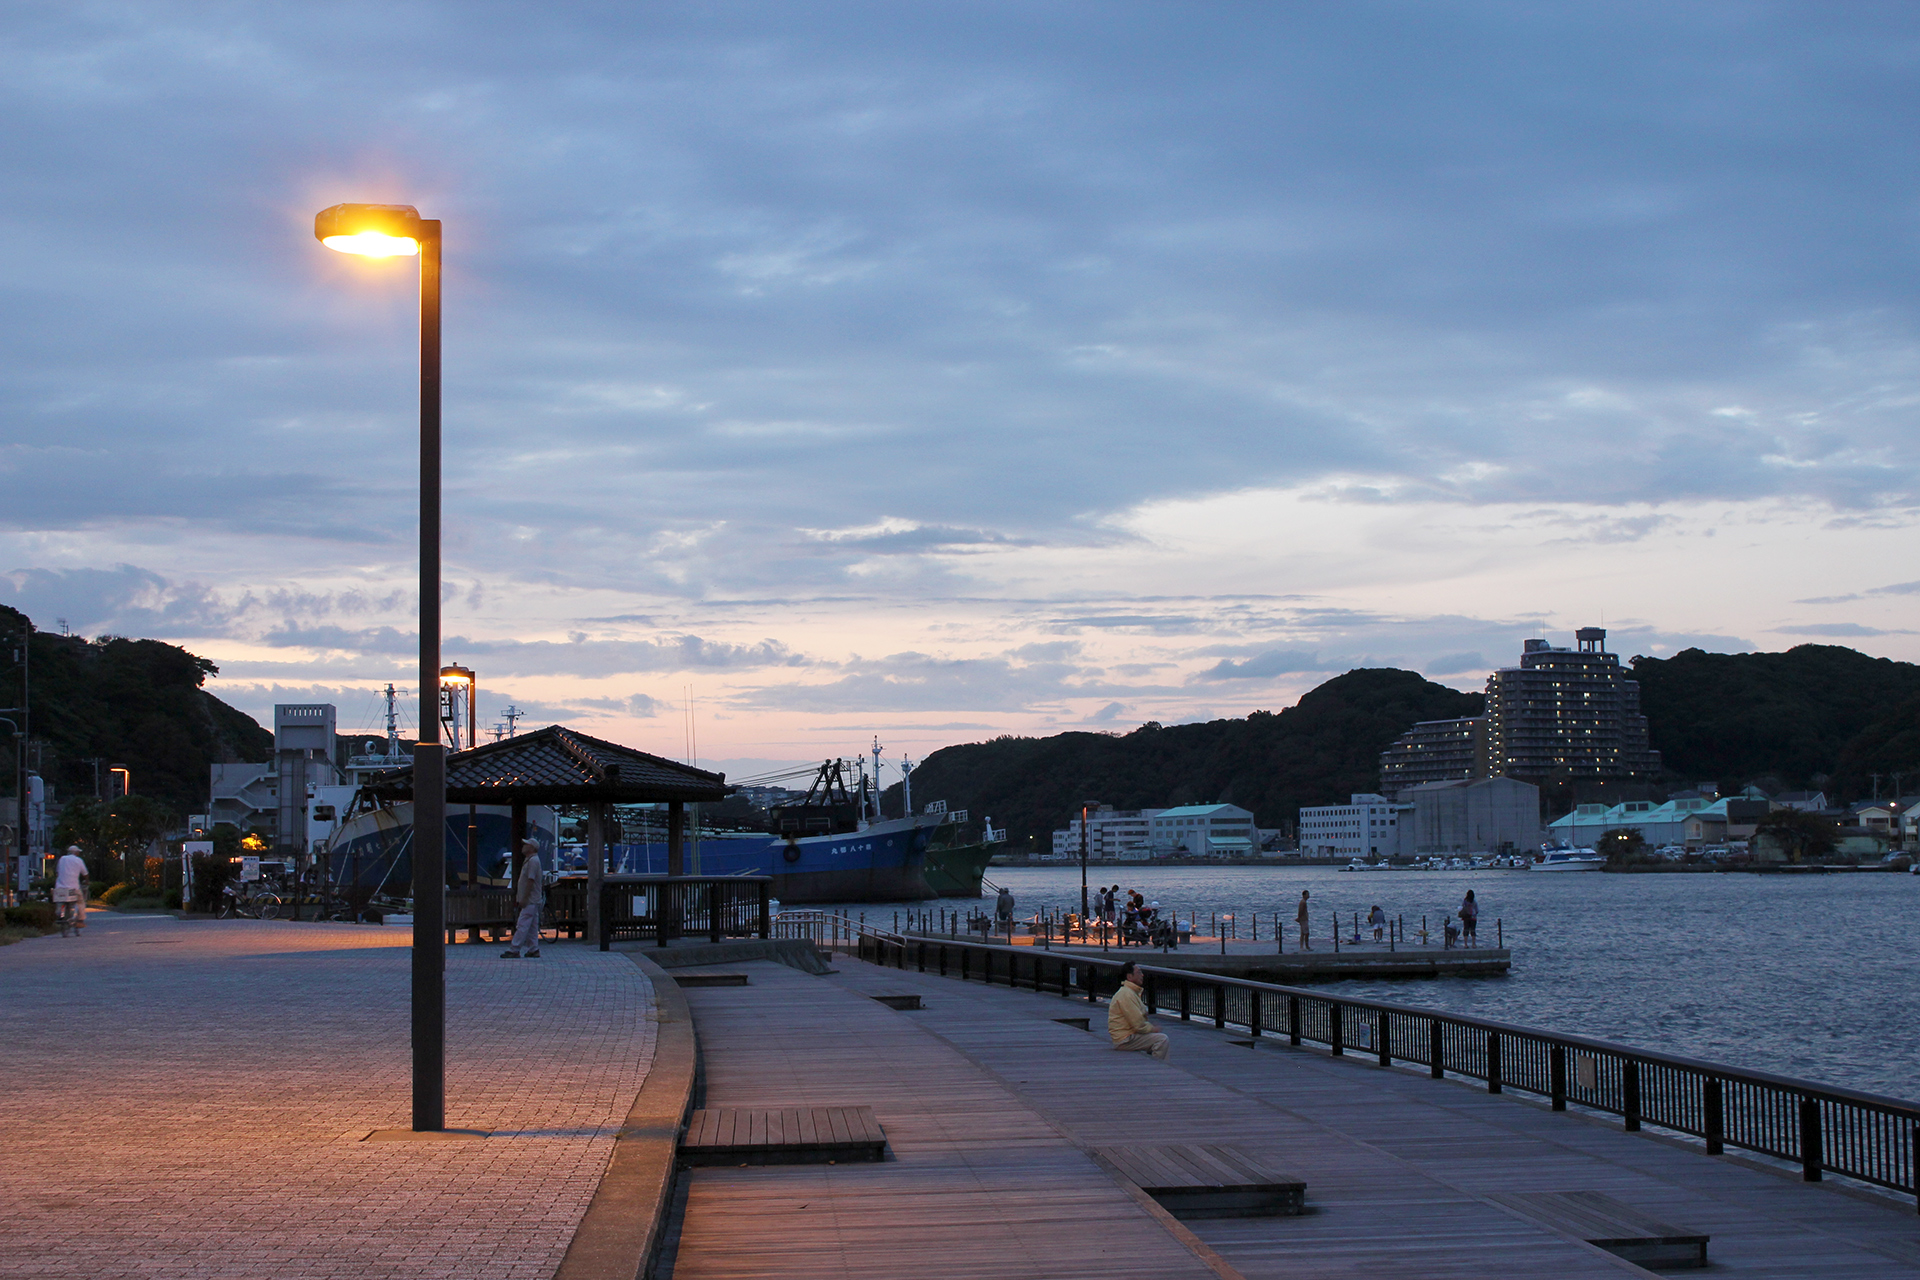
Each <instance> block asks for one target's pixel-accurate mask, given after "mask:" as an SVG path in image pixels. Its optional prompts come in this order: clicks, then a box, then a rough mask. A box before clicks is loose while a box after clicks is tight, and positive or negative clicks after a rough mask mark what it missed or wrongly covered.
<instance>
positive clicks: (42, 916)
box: [0, 902, 53, 929]
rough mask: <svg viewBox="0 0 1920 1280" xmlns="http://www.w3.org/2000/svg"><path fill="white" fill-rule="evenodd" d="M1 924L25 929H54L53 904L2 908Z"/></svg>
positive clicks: (36, 903) (30, 903) (32, 904)
mask: <svg viewBox="0 0 1920 1280" xmlns="http://www.w3.org/2000/svg"><path fill="white" fill-rule="evenodd" d="M0 924H9V925H15V926H18V927H20V928H23V929H52V928H53V904H52V903H51V902H29V903H25V904H24V905H22V906H18V907H4V908H0Z"/></svg>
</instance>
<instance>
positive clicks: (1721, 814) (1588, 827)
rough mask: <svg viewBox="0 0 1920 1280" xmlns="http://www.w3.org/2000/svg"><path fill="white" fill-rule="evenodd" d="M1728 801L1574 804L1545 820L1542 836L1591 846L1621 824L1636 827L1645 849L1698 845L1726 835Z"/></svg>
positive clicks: (1690, 798)
mask: <svg viewBox="0 0 1920 1280" xmlns="http://www.w3.org/2000/svg"><path fill="white" fill-rule="evenodd" d="M1730 803H1734V802H1733V801H1730V800H1709V799H1707V798H1706V797H1705V796H1688V797H1685V798H1682V799H1676V800H1669V801H1667V802H1666V803H1665V804H1655V803H1654V802H1653V801H1651V800H1628V801H1626V802H1624V803H1622V804H1614V805H1606V804H1582V805H1575V806H1574V809H1573V812H1572V813H1569V814H1568V815H1567V816H1566V817H1564V818H1556V819H1554V820H1553V821H1552V822H1550V823H1548V824H1547V839H1548V840H1549V841H1551V842H1552V843H1554V844H1568V845H1572V846H1574V847H1575V848H1580V849H1591V848H1593V847H1594V845H1596V844H1597V843H1599V840H1600V837H1601V836H1603V835H1605V834H1606V833H1607V832H1609V831H1615V830H1623V829H1625V830H1633V831H1638V832H1639V833H1640V838H1641V839H1642V840H1644V841H1646V842H1647V847H1648V848H1650V849H1658V848H1660V847H1661V846H1662V845H1682V846H1685V847H1687V848H1693V849H1698V848H1701V847H1703V846H1704V845H1708V844H1720V843H1723V842H1724V841H1725V840H1726V839H1728V836H1727V825H1728V821H1727V806H1728V805H1729V804H1730ZM1689 828H1691V831H1692V834H1691V836H1689Z"/></svg>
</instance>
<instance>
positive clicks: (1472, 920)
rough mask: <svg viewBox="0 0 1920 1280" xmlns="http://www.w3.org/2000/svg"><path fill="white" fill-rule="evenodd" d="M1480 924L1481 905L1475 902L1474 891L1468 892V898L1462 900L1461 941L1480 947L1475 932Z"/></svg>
mask: <svg viewBox="0 0 1920 1280" xmlns="http://www.w3.org/2000/svg"><path fill="white" fill-rule="evenodd" d="M1479 923H1480V904H1479V903H1477V902H1475V901H1474V900H1473V890H1471V889H1469V890H1467V896H1466V897H1465V898H1462V899H1461V900H1460V940H1461V941H1462V942H1464V943H1466V945H1468V946H1470V947H1474V946H1478V945H1480V940H1479V937H1478V935H1477V934H1475V932H1474V926H1475V925H1477V924H1479Z"/></svg>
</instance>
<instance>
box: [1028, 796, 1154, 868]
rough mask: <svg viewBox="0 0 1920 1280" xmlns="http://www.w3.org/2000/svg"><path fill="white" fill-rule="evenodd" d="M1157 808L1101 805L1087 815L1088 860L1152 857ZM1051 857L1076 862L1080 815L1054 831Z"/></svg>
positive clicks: (1125, 859)
mask: <svg viewBox="0 0 1920 1280" xmlns="http://www.w3.org/2000/svg"><path fill="white" fill-rule="evenodd" d="M1160 812H1161V810H1159V809H1116V808H1114V807H1113V806H1112V805H1110V804H1103V805H1101V806H1100V807H1099V808H1098V809H1095V810H1094V811H1093V812H1092V813H1090V814H1088V815H1087V824H1086V825H1087V858H1088V860H1089V861H1102V862H1112V861H1129V860H1133V861H1144V860H1146V859H1147V858H1148V857H1150V856H1152V853H1153V850H1152V844H1153V836H1152V827H1151V823H1152V822H1153V819H1154V818H1155V817H1156V816H1157V815H1158V814H1159V813H1160ZM1053 856H1054V857H1056V858H1066V859H1069V860H1074V861H1077V860H1078V859H1079V857H1080V814H1079V813H1078V812H1076V813H1075V814H1074V815H1073V820H1072V821H1070V822H1069V823H1067V825H1066V827H1065V828H1064V829H1062V830H1059V831H1056V832H1054V833H1053Z"/></svg>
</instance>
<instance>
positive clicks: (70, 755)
mask: <svg viewBox="0 0 1920 1280" xmlns="http://www.w3.org/2000/svg"><path fill="white" fill-rule="evenodd" d="M25 627H26V617H25V615H23V614H21V613H20V612H19V611H18V610H15V609H11V608H8V607H7V606H5V605H0V635H3V636H4V637H5V638H6V639H7V640H8V643H5V644H4V646H0V658H4V659H5V661H0V690H3V691H4V692H0V699H4V702H0V705H5V706H14V705H17V699H18V696H19V689H20V686H19V666H18V664H17V663H15V662H13V660H12V659H13V653H14V650H15V648H16V647H17V643H18V642H17V639H15V638H16V637H18V636H19V635H20V634H21V633H22V632H23V631H24V630H25ZM32 662H33V665H32V679H33V691H32V696H33V703H32V710H33V720H32V726H31V728H32V734H33V737H34V739H35V740H36V741H38V742H41V743H43V744H44V745H43V746H42V748H41V756H40V761H41V772H42V776H44V777H45V778H46V779H47V780H48V781H49V782H51V783H52V784H53V785H54V788H55V795H56V798H57V799H61V800H64V799H66V798H68V797H71V796H76V795H92V794H93V792H94V779H95V769H96V766H95V764H94V763H93V762H94V761H96V760H97V761H99V762H100V764H99V766H98V767H99V768H100V769H102V770H104V769H105V767H106V766H107V765H109V764H124V765H126V766H127V768H128V769H129V770H131V771H132V774H133V790H134V794H136V795H142V796H148V797H151V798H152V799H154V800H157V801H159V802H160V803H162V804H164V805H165V806H167V808H168V809H169V810H171V811H172V812H173V814H174V816H175V817H177V818H183V817H185V816H186V815H187V814H188V813H190V812H195V811H198V810H199V809H200V808H202V807H203V806H204V805H205V804H206V800H207V773H208V770H207V766H208V765H210V764H212V763H214V762H216V761H232V760H265V759H267V758H268V757H270V756H271V755H272V754H273V734H272V733H270V732H269V731H268V730H266V729H263V728H261V727H260V725H259V724H258V723H256V722H255V721H254V719H253V718H252V717H251V716H248V715H246V714H245V713H244V712H240V711H236V710H235V709H234V708H232V707H230V706H228V705H227V704H226V703H224V702H222V701H220V699H218V698H216V697H214V696H213V695H212V694H210V693H208V692H207V691H206V690H204V689H202V688H201V687H200V686H201V684H202V683H203V682H204V681H205V680H206V678H207V677H208V676H209V675H213V674H216V673H217V668H215V667H214V665H213V664H212V663H211V662H208V661H207V660H206V659H205V658H200V657H196V656H195V655H193V654H191V653H188V652H187V651H186V650H185V649H182V648H180V647H179V646H178V645H171V644H165V643H162V642H161V641H158V640H126V639H121V638H119V637H104V638H102V639H99V640H88V639H85V638H83V637H81V636H63V635H59V634H56V633H52V632H46V631H36V632H35V633H34V635H33V652H32ZM10 745H11V744H10V743H9V744H6V746H8V747H10ZM5 756H6V759H7V760H8V762H9V764H10V763H11V760H12V753H11V751H10V750H6V751H5ZM10 791H11V788H10V787H7V786H5V785H4V784H0V793H8V792H10Z"/></svg>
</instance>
